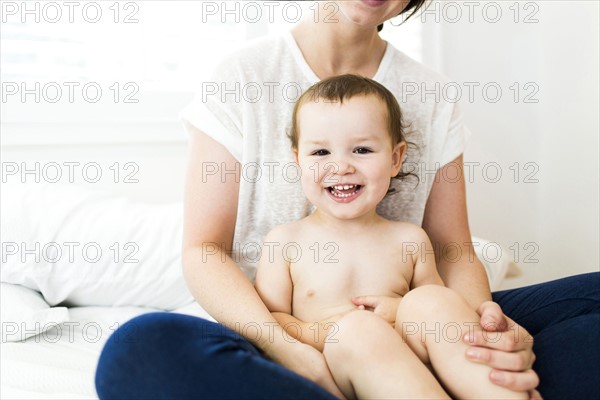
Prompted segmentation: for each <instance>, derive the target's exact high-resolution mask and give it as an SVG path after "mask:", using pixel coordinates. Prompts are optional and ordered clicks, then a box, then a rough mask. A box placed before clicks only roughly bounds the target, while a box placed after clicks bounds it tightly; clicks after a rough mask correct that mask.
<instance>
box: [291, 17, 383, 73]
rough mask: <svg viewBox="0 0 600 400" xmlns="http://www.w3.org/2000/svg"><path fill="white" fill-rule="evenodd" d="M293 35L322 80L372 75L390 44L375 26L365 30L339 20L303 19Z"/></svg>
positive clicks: (294, 29) (309, 63)
mask: <svg viewBox="0 0 600 400" xmlns="http://www.w3.org/2000/svg"><path fill="white" fill-rule="evenodd" d="M292 35H293V36H294V39H295V40H296V43H297V44H298V47H299V48H300V50H301V51H302V55H303V56H304V59H305V60H306V62H307V63H308V65H309V66H310V67H311V69H312V70H313V71H314V73H315V74H316V75H317V76H318V77H319V79H326V78H328V77H331V76H335V75H341V74H348V73H354V74H359V75H363V76H366V77H368V78H372V77H373V76H374V75H375V73H376V72H377V69H378V68H379V64H380V63H381V59H382V58H383V55H384V54H385V49H386V45H387V44H386V42H385V41H384V40H383V39H381V38H380V37H379V35H378V33H377V30H376V29H375V28H373V29H370V30H365V29H361V28H356V27H349V26H347V25H344V24H342V23H339V22H338V23H324V22H320V23H314V22H312V21H309V20H303V21H301V22H300V23H299V24H298V25H297V26H296V27H294V28H293V29H292Z"/></svg>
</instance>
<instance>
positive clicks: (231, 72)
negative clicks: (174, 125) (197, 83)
mask: <svg viewBox="0 0 600 400" xmlns="http://www.w3.org/2000/svg"><path fill="white" fill-rule="evenodd" d="M238 71H239V69H237V68H236V67H235V63H233V62H231V61H228V62H222V63H221V64H220V65H219V66H218V67H217V69H216V70H215V72H214V73H213V74H212V78H211V79H210V80H208V81H204V82H202V87H201V88H200V90H199V91H198V92H197V93H196V96H195V97H194V100H193V101H192V102H191V103H190V104H189V105H188V106H186V107H185V108H184V109H183V110H182V111H181V112H180V114H179V117H180V118H181V119H182V121H183V122H184V125H185V127H186V129H188V130H189V129H190V126H192V127H194V128H196V129H199V130H201V131H202V132H204V133H205V134H207V135H208V136H209V137H211V138H212V139H214V140H216V141H217V142H218V143H220V144H221V145H223V146H224V147H225V148H226V149H227V150H228V151H229V152H230V153H231V155H233V157H235V158H236V160H238V161H241V160H242V151H243V127H242V122H241V121H242V112H241V104H240V102H237V101H235V97H233V96H231V93H232V91H233V92H235V90H236V88H238V87H240V86H241V85H242V84H243V82H242V77H241V74H240V73H239V72H238ZM238 92H239V90H238ZM188 133H189V132H188Z"/></svg>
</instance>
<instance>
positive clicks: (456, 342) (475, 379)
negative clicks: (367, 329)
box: [396, 285, 528, 399]
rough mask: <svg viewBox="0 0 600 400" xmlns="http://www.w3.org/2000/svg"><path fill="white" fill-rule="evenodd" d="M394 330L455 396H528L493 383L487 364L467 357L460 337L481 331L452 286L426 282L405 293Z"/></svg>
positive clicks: (495, 397)
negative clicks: (399, 333)
mask: <svg viewBox="0 0 600 400" xmlns="http://www.w3.org/2000/svg"><path fill="white" fill-rule="evenodd" d="M396 330H398V331H399V332H401V333H402V336H403V338H404V339H405V340H406V342H407V343H408V345H409V346H410V348H411V349H413V351H414V352H415V354H417V355H418V356H419V358H420V359H421V360H422V361H423V362H425V363H431V364H432V365H433V368H434V370H435V372H436V374H437V376H438V377H439V379H440V380H441V382H442V383H443V384H444V387H446V389H447V390H448V391H450V392H451V393H452V395H453V396H454V397H457V398H460V399H527V398H528V395H527V393H525V392H514V391H512V390H509V389H506V388H503V387H501V386H498V385H495V384H493V383H492V382H491V381H490V379H489V374H490V371H491V368H490V367H488V366H486V365H482V364H476V363H474V362H471V361H469V360H467V359H466V357H465V351H466V350H467V348H468V345H467V344H466V343H464V342H463V341H462V337H463V336H464V335H465V334H466V333H468V332H469V331H471V332H473V331H478V330H481V328H480V327H479V316H478V315H477V313H476V312H475V311H474V310H472V309H471V308H470V306H469V305H468V304H467V302H466V301H465V300H464V299H463V298H462V297H460V296H459V295H458V294H457V293H455V292H454V291H452V290H451V289H448V288H446V287H443V286H435V285H428V286H422V287H419V288H417V289H414V290H411V291H410V292H408V293H407V294H406V296H404V298H403V299H402V301H401V302H400V306H399V307H398V313H397V315H396ZM490 334H491V335H493V334H494V333H490ZM498 334H499V333H498ZM504 334H513V332H510V331H509V332H506V333H504Z"/></svg>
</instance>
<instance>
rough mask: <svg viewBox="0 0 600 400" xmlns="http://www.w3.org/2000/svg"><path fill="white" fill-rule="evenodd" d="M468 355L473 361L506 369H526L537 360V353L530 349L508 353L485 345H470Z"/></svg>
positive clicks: (516, 370)
mask: <svg viewBox="0 0 600 400" xmlns="http://www.w3.org/2000/svg"><path fill="white" fill-rule="evenodd" d="M466 355H467V358H468V359H469V360H471V361H474V362H476V363H480V364H486V365H489V366H490V367H492V368H496V369H499V370H504V371H515V372H518V371H526V370H528V369H531V367H532V366H533V363H534V362H535V354H533V352H531V351H528V350H522V351H517V352H514V353H507V352H505V351H497V350H490V349H486V348H484V347H469V348H468V349H467V352H466Z"/></svg>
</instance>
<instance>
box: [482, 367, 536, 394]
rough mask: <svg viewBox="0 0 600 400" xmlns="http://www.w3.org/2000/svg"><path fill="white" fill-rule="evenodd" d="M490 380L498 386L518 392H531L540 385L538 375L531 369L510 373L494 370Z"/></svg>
mask: <svg viewBox="0 0 600 400" xmlns="http://www.w3.org/2000/svg"><path fill="white" fill-rule="evenodd" d="M490 380H491V381H492V382H493V383H495V384H496V385H498V386H503V387H505V388H508V389H510V390H514V391H516V392H529V391H532V390H534V389H535V388H536V387H537V385H538V384H539V383H540V378H538V376H537V374H536V373H535V372H534V371H533V370H532V369H529V370H527V371H525V372H509V371H500V370H497V369H493V370H492V372H490Z"/></svg>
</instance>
